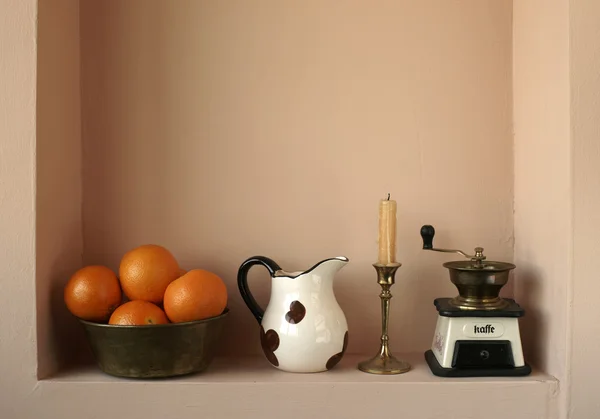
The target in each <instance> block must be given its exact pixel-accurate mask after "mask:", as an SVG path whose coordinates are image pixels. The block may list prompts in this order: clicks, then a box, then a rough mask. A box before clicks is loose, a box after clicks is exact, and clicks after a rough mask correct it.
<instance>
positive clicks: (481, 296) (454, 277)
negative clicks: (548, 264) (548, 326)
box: [421, 225, 531, 377]
mask: <svg viewBox="0 0 600 419" xmlns="http://www.w3.org/2000/svg"><path fill="white" fill-rule="evenodd" d="M434 234H435V229H434V228H433V226H431V225H424V226H423V227H421V237H422V238H423V249H424V250H432V251H437V252H448V253H458V254H460V255H462V256H464V257H465V258H467V259H468V260H458V261H452V262H446V263H444V264H443V266H444V267H445V268H447V269H448V270H449V272H450V280H451V281H452V283H453V284H454V285H455V286H456V288H458V294H459V295H458V296H456V297H454V298H436V299H435V300H434V305H435V307H436V309H437V312H438V318H437V324H436V328H435V334H434V337H433V342H432V345H431V349H429V350H427V351H426V352H425V359H426V361H427V364H428V365H429V368H430V369H431V372H432V373H433V374H434V375H436V376H440V377H491V376H524V375H528V374H530V373H531V368H530V366H529V365H528V364H527V363H525V360H524V358H523V349H522V346H521V335H520V331H519V322H518V321H519V318H520V317H522V316H523V315H524V314H525V311H524V310H523V308H521V307H520V306H519V304H517V303H516V302H515V301H514V300H513V299H508V298H501V297H500V296H499V294H500V289H501V288H502V287H503V286H504V285H505V284H506V283H507V282H508V277H509V274H510V271H511V270H513V269H514V268H515V267H516V266H515V265H513V264H512V263H506V262H491V261H486V257H485V256H484V255H483V248H481V247H476V248H475V254H474V255H468V254H466V253H464V252H462V251H460V250H454V249H436V248H434V247H433V236H434Z"/></svg>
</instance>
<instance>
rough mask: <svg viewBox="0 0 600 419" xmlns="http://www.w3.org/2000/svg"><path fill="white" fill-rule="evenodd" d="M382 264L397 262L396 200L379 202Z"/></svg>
mask: <svg viewBox="0 0 600 419" xmlns="http://www.w3.org/2000/svg"><path fill="white" fill-rule="evenodd" d="M378 263H379V264H381V265H389V264H391V263H396V201H394V200H393V199H389V195H388V199H382V200H381V201H380V202H379V260H378Z"/></svg>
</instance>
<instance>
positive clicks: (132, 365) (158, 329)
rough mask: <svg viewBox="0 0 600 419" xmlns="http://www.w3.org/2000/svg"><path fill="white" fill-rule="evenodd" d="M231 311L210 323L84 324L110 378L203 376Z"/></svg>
mask: <svg viewBox="0 0 600 419" xmlns="http://www.w3.org/2000/svg"><path fill="white" fill-rule="evenodd" d="M228 313H229V309H227V308H226V309H225V310H224V311H223V313H222V314H221V315H219V316H216V317H211V318H209V319H204V320H198V321H193V322H185V323H169V324H157V325H144V326H120V325H109V324H103V323H93V322H89V321H86V320H82V319H79V321H80V322H81V324H83V326H84V329H85V332H86V335H87V338H88V342H89V344H90V347H91V350H92V353H93V354H94V357H95V359H96V362H97V364H98V366H99V367H100V369H101V370H102V371H104V372H105V373H107V374H110V375H114V376H117V377H127V378H166V377H174V376H180V375H186V374H192V373H198V372H202V371H204V370H205V369H207V368H208V366H209V365H210V363H211V362H212V360H213V358H214V356H215V354H216V352H217V349H218V345H219V342H220V339H221V336H222V333H223V323H224V320H225V318H226V317H227V314H228Z"/></svg>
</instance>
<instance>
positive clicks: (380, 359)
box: [358, 354, 411, 375]
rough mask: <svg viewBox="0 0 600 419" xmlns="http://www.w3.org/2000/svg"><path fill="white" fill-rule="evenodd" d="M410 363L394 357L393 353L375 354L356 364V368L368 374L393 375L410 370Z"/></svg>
mask: <svg viewBox="0 0 600 419" xmlns="http://www.w3.org/2000/svg"><path fill="white" fill-rule="evenodd" d="M410 368H411V366H410V364H409V363H408V362H406V361H401V360H399V359H396V357H395V356H393V355H387V356H386V355H381V354H377V355H375V356H374V357H373V358H371V359H368V360H366V361H363V362H360V363H359V364H358V369H359V370H361V371H362V372H368V373H369V374H381V375H393V374H402V373H405V372H408V371H410Z"/></svg>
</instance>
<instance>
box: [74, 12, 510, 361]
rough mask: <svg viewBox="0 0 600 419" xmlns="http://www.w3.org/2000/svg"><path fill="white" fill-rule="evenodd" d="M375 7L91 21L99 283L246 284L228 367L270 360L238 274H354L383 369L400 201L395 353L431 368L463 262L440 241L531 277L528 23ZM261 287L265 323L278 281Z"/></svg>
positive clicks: (88, 93)
mask: <svg viewBox="0 0 600 419" xmlns="http://www.w3.org/2000/svg"><path fill="white" fill-rule="evenodd" d="M364 6H365V4H364V3H361V2H331V3H329V5H328V6H327V7H323V5H322V3H321V2H308V3H306V2H304V3H302V4H297V5H291V4H290V3H285V4H284V3H281V4H279V3H274V2H264V1H263V2H260V1H259V2H247V1H228V2H225V3H221V2H180V3H177V7H174V6H173V5H172V4H171V3H166V2H159V1H150V2H148V1H139V0H132V1H127V2H103V1H87V2H83V3H82V4H81V8H82V15H81V42H82V78H83V99H82V101H83V102H82V103H83V115H82V117H83V167H84V179H83V190H84V200H83V202H84V204H83V221H84V261H85V263H104V264H107V265H109V266H111V267H112V268H116V267H117V265H118V262H119V259H120V257H121V255H122V254H123V253H124V252H125V251H126V250H128V249H129V248H131V247H133V246H137V245H139V244H142V243H145V242H155V243H160V244H163V245H165V246H167V247H168V248H170V249H172V251H173V252H174V253H175V254H176V255H177V257H178V258H179V260H180V261H181V263H182V264H183V266H184V267H186V268H192V267H203V268H208V269H210V270H213V271H215V272H217V273H218V274H219V275H221V276H222V277H223V278H224V279H225V280H226V281H227V284H228V287H229V290H230V295H231V303H230V306H231V308H232V313H231V318H230V323H229V324H230V325H231V328H232V330H231V333H230V334H228V340H227V343H228V345H227V348H228V349H229V350H230V351H233V352H238V353H259V351H260V346H259V344H258V340H257V339H258V325H256V323H255V321H254V319H253V318H252V316H251V315H250V312H249V311H248V310H247V309H246V307H245V306H243V303H242V300H241V298H239V296H238V291H237V286H236V284H235V279H236V273H237V268H238V266H239V264H240V263H241V262H242V261H243V260H244V259H246V258H247V257H249V256H253V255H254V254H262V255H266V256H269V257H271V258H273V259H275V260H276V261H277V262H279V263H280V265H282V266H283V267H284V268H286V269H290V270H296V269H303V268H307V267H309V266H311V265H312V264H313V263H315V262H317V261H319V260H321V259H324V258H327V257H331V256H336V255H338V254H341V255H345V256H347V257H349V258H350V261H351V262H350V265H349V266H348V267H347V268H345V269H344V271H342V272H341V273H340V274H339V278H338V279H339V280H338V281H337V283H336V288H335V291H336V294H337V296H338V298H339V300H340V304H341V305H342V308H343V309H344V310H345V312H346V314H347V316H348V321H349V323H350V329H351V335H352V336H356V338H354V339H350V344H349V351H350V352H372V351H373V350H376V347H377V345H378V338H379V333H380V327H379V326H380V308H379V299H378V293H379V288H378V286H377V284H376V282H375V272H374V269H373V268H372V266H371V264H372V263H374V262H375V261H376V258H377V243H376V240H377V216H378V200H379V199H380V198H382V197H383V196H385V195H386V194H387V193H388V192H389V193H391V195H392V197H394V198H395V199H396V200H398V259H399V261H400V262H402V263H403V267H402V268H401V270H400V271H399V277H398V283H397V285H396V286H395V287H394V289H393V290H392V293H393V295H394V299H393V301H392V316H393V319H392V321H391V325H390V327H391V339H392V340H391V346H392V348H395V349H396V350H398V351H419V352H422V351H424V350H425V349H426V348H428V347H429V345H430V344H431V339H432V331H433V327H434V324H435V323H434V322H435V315H436V313H435V310H434V307H433V304H432V302H433V299H434V298H435V297H440V296H453V295H455V294H456V289H455V288H454V287H453V286H452V284H451V283H450V281H449V278H448V272H447V270H446V269H445V268H443V267H442V266H441V265H442V263H443V262H445V261H446V260H451V259H456V258H460V256H459V255H444V254H439V253H424V252H423V251H422V250H421V246H422V244H421V237H420V235H419V230H420V227H421V225H422V224H426V223H431V224H433V225H434V226H435V227H437V230H438V235H437V236H436V240H435V243H436V244H437V245H439V246H442V247H458V248H461V249H463V250H466V251H468V252H472V251H473V248H474V247H475V246H478V245H481V246H483V247H485V251H486V254H487V255H489V256H490V257H491V258H494V259H500V260H511V259H512V253H513V250H512V247H513V234H512V231H513V222H512V211H513V206H512V196H513V178H512V152H513V146H512V133H511V118H512V115H511V103H512V102H511V45H510V39H511V4H510V2H507V1H504V2H502V1H501V2H498V1H481V0H471V1H464V2H461V3H460V5H458V4H457V3H453V2H440V1H421V2H383V1H381V2H376V3H370V7H368V8H366V9H365V7H364ZM511 285H512V284H511ZM251 287H252V289H253V290H255V292H256V294H257V298H258V300H259V301H260V302H261V303H262V304H263V305H264V304H266V302H267V301H268V295H269V283H268V281H267V279H266V276H265V273H264V272H258V270H257V272H254V273H252V279H251ZM507 292H509V289H507ZM358 336H360V338H358Z"/></svg>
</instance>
